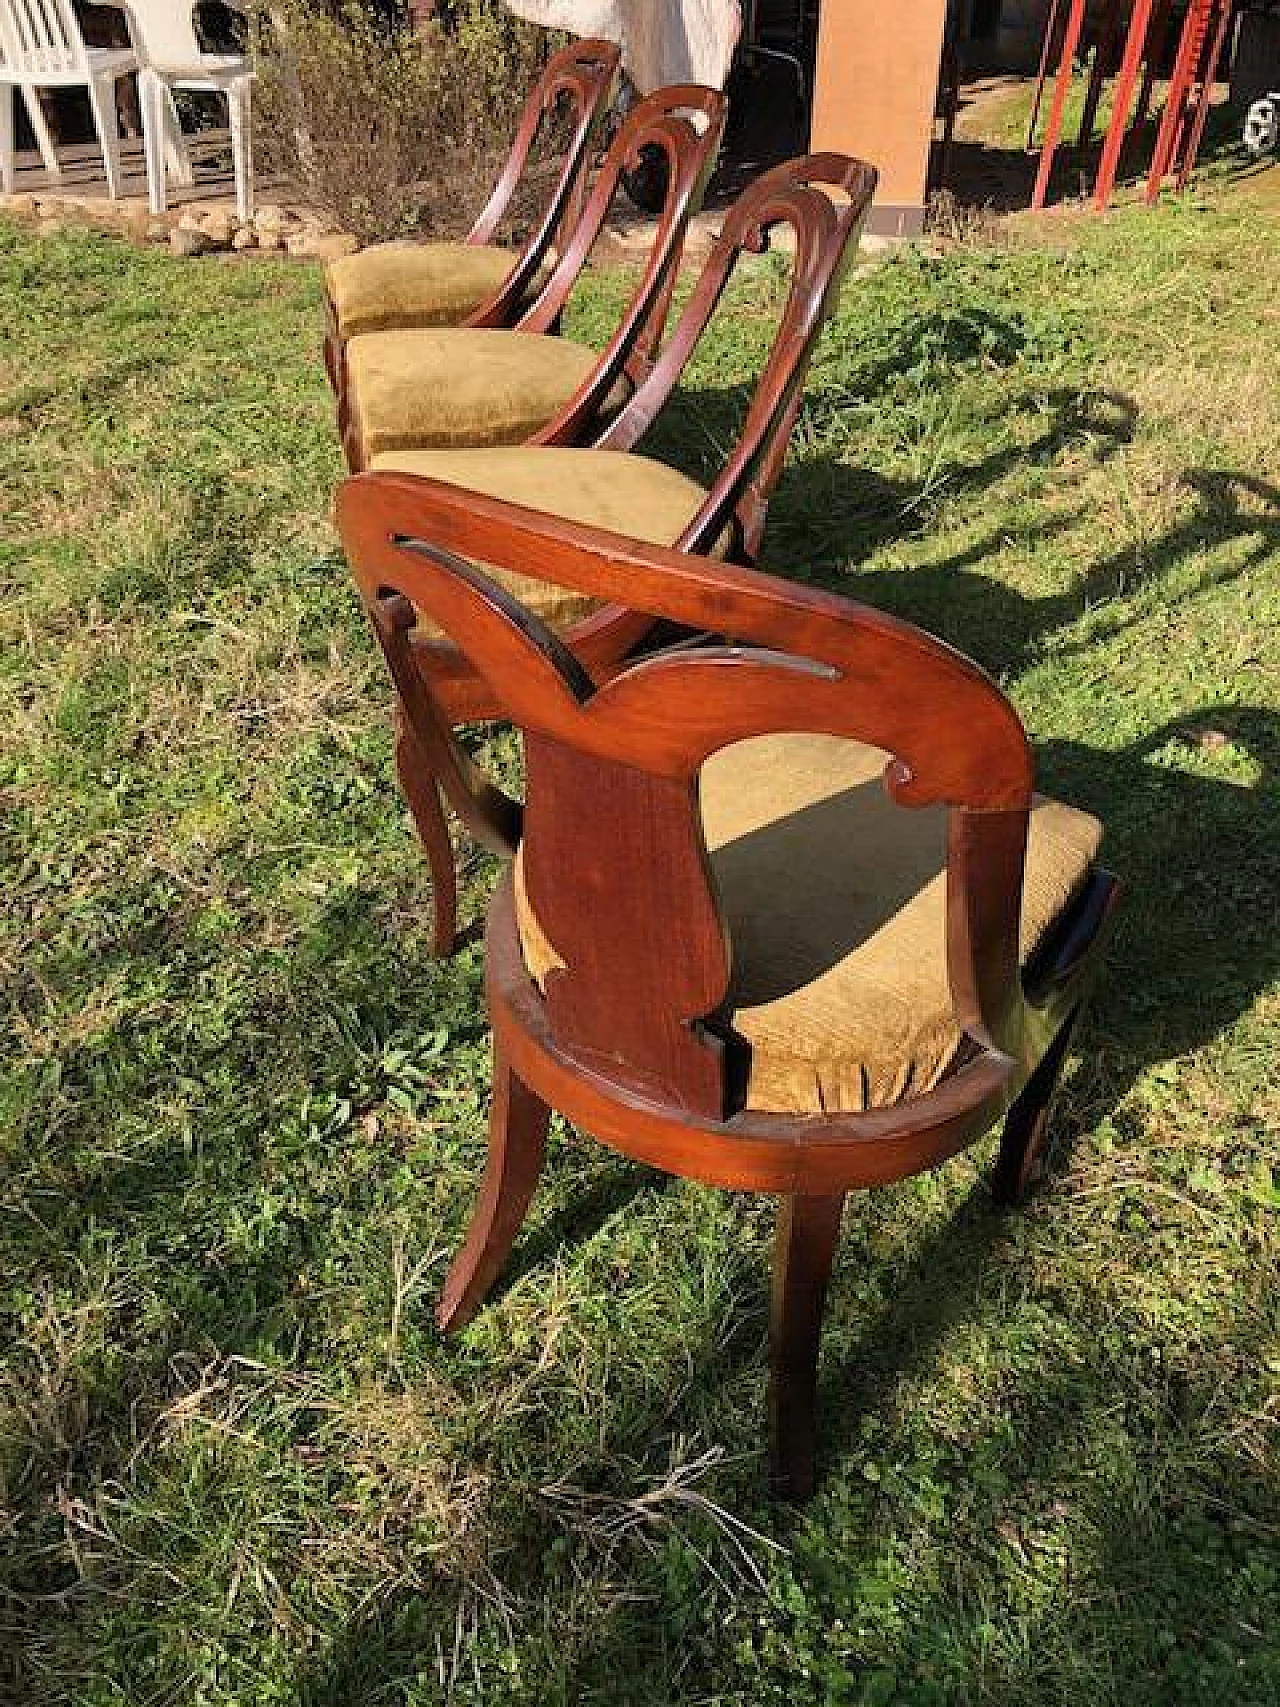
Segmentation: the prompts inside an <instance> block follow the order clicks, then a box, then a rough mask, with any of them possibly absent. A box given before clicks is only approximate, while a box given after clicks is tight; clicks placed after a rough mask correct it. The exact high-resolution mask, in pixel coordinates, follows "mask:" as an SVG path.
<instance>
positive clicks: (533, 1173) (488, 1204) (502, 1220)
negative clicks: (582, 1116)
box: [436, 1047, 551, 1334]
mask: <svg viewBox="0 0 1280 1707" xmlns="http://www.w3.org/2000/svg"><path fill="white" fill-rule="evenodd" d="M550 1115H551V1111H550V1109H549V1108H548V1107H547V1105H546V1103H545V1102H543V1101H542V1099H541V1098H540V1097H537V1096H535V1095H534V1093H533V1092H532V1091H531V1090H530V1089H529V1087H528V1086H527V1085H526V1084H524V1083H523V1082H522V1081H521V1080H520V1079H518V1078H516V1076H515V1074H514V1073H513V1072H512V1071H511V1068H510V1067H509V1066H508V1065H507V1062H506V1060H505V1059H504V1058H503V1055H502V1051H501V1049H500V1048H497V1047H495V1050H494V1061H493V1106H492V1108H491V1109H490V1112H489V1160H488V1162H487V1164H486V1166H485V1170H484V1180H483V1182H482V1183H481V1186H480V1199H479V1202H478V1203H477V1204H476V1208H475V1213H474V1214H473V1215H472V1218H471V1225H470V1227H469V1228H468V1229H467V1237H466V1242H465V1244H464V1245H463V1247H462V1249H461V1250H460V1251H459V1252H458V1254H457V1256H456V1257H455V1258H454V1260H453V1266H452V1268H451V1269H450V1270H449V1274H448V1278H447V1279H446V1280H445V1283H444V1291H443V1292H442V1293H441V1294H440V1302H439V1304H438V1305H437V1307H436V1320H437V1322H439V1324H440V1327H441V1329H442V1330H443V1331H444V1332H445V1333H447V1334H448V1333H453V1332H454V1331H455V1330H456V1329H458V1328H461V1327H464V1326H465V1325H466V1324H467V1323H468V1322H469V1321H470V1320H471V1318H472V1316H474V1315H475V1313H476V1311H477V1310H478V1309H479V1308H480V1305H481V1303H482V1302H483V1301H484V1296H485V1294H486V1293H487V1292H488V1290H489V1288H490V1287H491V1286H492V1285H493V1283H494V1281H495V1280H496V1279H497V1278H498V1275H499V1273H500V1272H501V1269H502V1265H503V1264H504V1263H505V1262H506V1260H507V1255H508V1253H509V1251H510V1250H511V1246H512V1245H513V1244H514V1242H515V1237H516V1234H517V1233H518V1232H519V1231H520V1228H521V1227H522V1226H523V1224H524V1218H525V1214H526V1213H527V1211H528V1208H529V1200H530V1199H531V1198H532V1196H533V1191H534V1187H535V1186H536V1185H537V1183H538V1175H539V1174H540V1173H541V1172H542V1159H543V1156H544V1155H545V1154H546V1144H547V1123H548V1121H549V1119H550Z"/></svg>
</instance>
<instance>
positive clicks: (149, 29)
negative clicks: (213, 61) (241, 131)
mask: <svg viewBox="0 0 1280 1707" xmlns="http://www.w3.org/2000/svg"><path fill="white" fill-rule="evenodd" d="M198 3H199V0H122V6H123V10H124V11H126V12H127V13H128V16H129V23H130V26H131V28H132V32H133V39H134V41H135V42H136V43H137V44H138V48H139V51H140V52H141V54H142V57H143V60H144V62H145V63H146V64H147V65H149V66H152V67H154V68H155V70H157V71H167V72H170V73H173V72H178V71H190V72H198V71H199V69H200V62H201V60H202V59H203V58H204V57H205V53H204V49H203V48H202V47H201V45H200V37H199V35H198V34H197V31H196V6H197V5H198ZM225 4H226V5H227V7H228V9H229V10H230V11H232V12H239V13H240V14H241V15H242V16H243V15H245V14H246V13H247V11H248V8H249V4H250V0H225Z"/></svg>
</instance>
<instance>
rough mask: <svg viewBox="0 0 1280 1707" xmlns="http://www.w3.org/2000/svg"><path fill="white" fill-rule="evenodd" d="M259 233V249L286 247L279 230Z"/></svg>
mask: <svg viewBox="0 0 1280 1707" xmlns="http://www.w3.org/2000/svg"><path fill="white" fill-rule="evenodd" d="M257 235H258V247H259V249H266V250H271V249H283V248H284V238H283V237H282V236H281V235H280V233H279V232H278V231H259V232H258V234H257Z"/></svg>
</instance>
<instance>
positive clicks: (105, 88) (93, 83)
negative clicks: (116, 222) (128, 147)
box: [89, 77, 121, 202]
mask: <svg viewBox="0 0 1280 1707" xmlns="http://www.w3.org/2000/svg"><path fill="white" fill-rule="evenodd" d="M89 105H90V106H91V107H92V109H93V126H94V129H95V130H96V131H97V133H98V141H99V142H100V143H101V144H102V164H103V166H104V168H105V170H106V174H107V194H108V195H109V196H110V197H111V199H112V201H113V202H115V201H119V200H120V190H121V183H120V117H119V114H118V113H117V112H116V85H115V79H114V78H112V77H94V78H91V79H90V81H89Z"/></svg>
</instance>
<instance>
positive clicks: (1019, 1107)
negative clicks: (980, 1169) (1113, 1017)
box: [991, 1007, 1080, 1205]
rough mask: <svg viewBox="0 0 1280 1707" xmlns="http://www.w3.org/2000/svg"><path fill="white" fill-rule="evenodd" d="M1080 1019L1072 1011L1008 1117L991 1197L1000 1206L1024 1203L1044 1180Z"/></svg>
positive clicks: (1073, 1010)
mask: <svg viewBox="0 0 1280 1707" xmlns="http://www.w3.org/2000/svg"><path fill="white" fill-rule="evenodd" d="M1079 1017H1080V1009H1079V1008H1078V1007H1077V1008H1073V1009H1072V1011H1071V1013H1070V1014H1069V1015H1068V1016H1067V1018H1066V1019H1065V1020H1064V1021H1063V1022H1062V1025H1061V1026H1060V1027H1059V1029H1058V1031H1057V1032H1056V1033H1055V1035H1054V1038H1053V1041H1052V1042H1051V1043H1050V1045H1049V1047H1048V1048H1047V1049H1046V1050H1045V1052H1044V1054H1043V1055H1042V1056H1041V1057H1040V1061H1039V1063H1038V1065H1037V1066H1036V1069H1035V1071H1034V1072H1033V1073H1032V1075H1031V1077H1030V1078H1029V1079H1028V1080H1027V1082H1026V1084H1025V1085H1024V1086H1023V1087H1022V1090H1021V1092H1020V1093H1019V1095H1018V1097H1017V1100H1016V1101H1015V1102H1014V1103H1013V1104H1012V1105H1011V1106H1010V1109H1009V1112H1008V1114H1006V1115H1005V1121H1004V1132H1003V1133H1002V1134H1001V1138H1000V1154H999V1156H998V1157H997V1159H996V1168H995V1173H994V1175H993V1176H992V1181H991V1192H992V1196H993V1197H994V1198H995V1200H996V1202H997V1203H1003V1204H1009V1205H1012V1204H1017V1203H1021V1202H1023V1200H1024V1199H1025V1198H1026V1196H1027V1194H1028V1192H1029V1191H1030V1190H1031V1188H1032V1186H1034V1185H1035V1184H1036V1182H1037V1180H1039V1179H1040V1178H1041V1177H1042V1176H1043V1173H1044V1157H1045V1143H1046V1139H1047V1137H1048V1133H1049V1119H1050V1116H1051V1114H1052V1113H1053V1099H1054V1097H1055V1095H1056V1094H1057V1090H1058V1086H1059V1084H1060V1083H1061V1081H1062V1069H1063V1067H1064V1066H1065V1065H1066V1060H1067V1051H1068V1050H1069V1049H1070V1047H1071V1038H1072V1036H1073V1034H1074V1032H1075V1029H1076V1022H1077V1020H1078V1019H1079Z"/></svg>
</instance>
